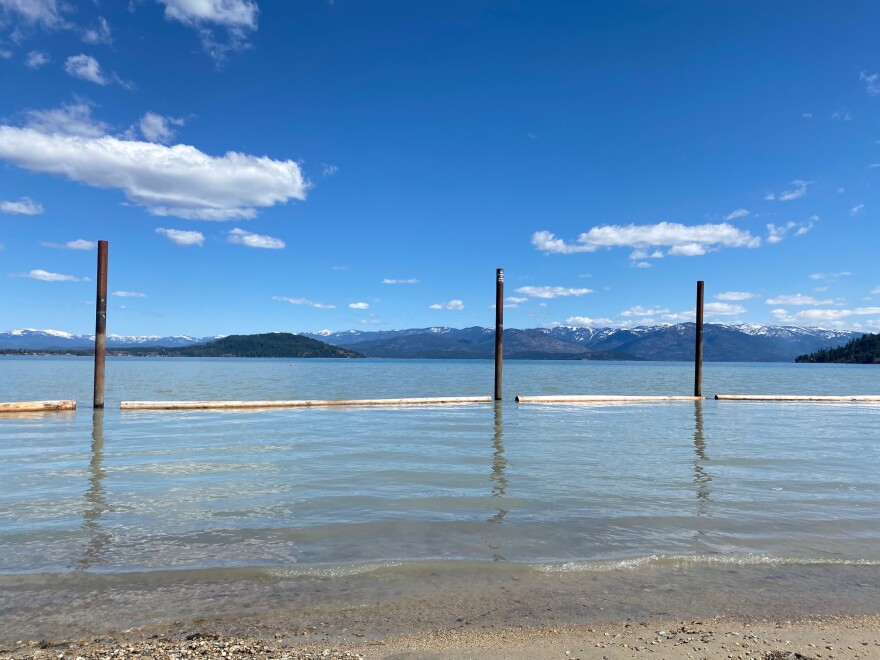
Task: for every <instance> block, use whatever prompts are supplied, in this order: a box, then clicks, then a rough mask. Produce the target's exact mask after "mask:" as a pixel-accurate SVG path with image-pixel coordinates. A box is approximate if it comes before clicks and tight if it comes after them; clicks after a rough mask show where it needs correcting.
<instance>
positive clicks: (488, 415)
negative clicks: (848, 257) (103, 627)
mask: <svg viewBox="0 0 880 660" xmlns="http://www.w3.org/2000/svg"><path fill="white" fill-rule="evenodd" d="M492 369H493V365H492V364H491V363H490V362H485V361H427V360H426V361H421V360H418V361H396V360H343V361H338V360H337V361H334V360H295V361H291V360H197V359H175V360H170V359H136V358H117V359H110V360H109V361H108V364H107V395H106V404H107V408H106V411H105V412H103V413H100V412H99V413H93V412H92V410H91V407H90V400H91V370H92V361H91V360H90V359H82V358H10V357H6V358H0V374H2V377H0V401H16V400H41V399H62V398H65V399H66V398H74V399H76V400H77V402H78V404H79V406H80V408H79V410H77V411H76V412H75V413H69V414H65V413H51V414H33V415H18V416H0V590H2V589H3V588H4V587H6V588H8V589H10V590H11V591H9V592H8V593H9V594H13V592H14V589H12V587H13V586H15V585H21V584H22V583H23V582H22V581H25V582H27V581H28V580H30V581H31V582H29V583H28V584H31V583H34V581H40V580H45V581H47V582H46V583H47V584H48V583H49V582H51V581H54V583H55V584H56V585H57V584H61V582H63V580H65V579H74V578H75V579H76V580H78V582H77V584H79V585H81V586H82V585H83V584H85V585H88V584H89V580H95V581H100V580H102V579H103V580H106V579H110V578H112V577H113V576H116V578H113V579H117V578H119V576H125V575H129V576H140V577H138V578H137V579H147V578H144V577H143V576H145V575H149V574H151V573H155V574H157V575H158V574H160V573H161V574H162V575H165V574H166V572H167V571H169V570H172V571H179V575H180V576H181V578H180V579H185V578H184V577H183V576H185V575H188V574H189V573H188V571H213V572H214V573H213V574H215V575H216V574H217V573H216V572H218V571H219V572H222V571H230V572H236V571H238V573H237V574H238V575H241V574H242V573H241V571H251V573H248V575H253V576H256V577H254V579H255V580H256V579H263V578H265V577H266V576H274V577H276V578H278V577H283V576H295V575H302V574H319V573H320V572H321V571H324V572H325V573H324V574H326V575H331V574H346V573H352V572H358V571H361V570H367V569H368V568H369V567H375V566H386V567H387V566H394V565H400V566H403V567H406V566H415V565H419V563H420V562H427V563H429V564H430V563H433V562H436V561H442V562H448V561H450V560H456V561H458V562H462V565H472V563H473V562H478V563H479V562H487V563H492V562H504V563H508V564H515V565H517V566H527V567H528V568H529V570H532V571H538V572H565V571H591V570H611V569H615V568H621V567H627V566H629V567H637V566H639V565H642V564H644V563H646V562H648V563H650V562H663V561H677V562H703V563H707V562H708V563H721V564H730V565H743V564H763V565H774V566H785V565H788V564H791V565H801V566H802V565H806V564H816V565H834V564H840V565H851V566H852V565H856V566H857V565H866V566H877V565H880V480H878V477H877V475H878V474H880V405H872V404H819V403H814V404H805V403H739V402H724V401H721V402H718V401H714V400H709V399H707V400H706V401H703V402H696V403H694V402H668V403H634V404H606V405H541V404H517V403H515V402H514V396H516V395H537V394H644V395H656V394H685V395H686V394H690V393H691V390H692V388H693V367H692V365H689V364H683V363H617V362H613V363H612V362H532V361H522V362H519V361H508V362H507V363H506V364H505V372H504V376H505V383H504V384H505V387H504V397H505V400H504V403H503V404H475V405H450V406H427V407H399V408H385V407H379V408H366V407H361V408H311V409H275V410H266V411H249V412H213V411H194V412H137V411H128V412H120V411H119V410H118V403H119V401H121V400H151V399H161V400H169V399H177V400H193V399H303V398H320V399H346V398H386V397H387V398H390V397H415V396H453V395H455V396H479V395H488V394H491V391H492V383H493V380H492V379H493V371H492ZM703 393H704V394H705V395H706V396H707V397H711V396H713V395H714V394H716V393H726V394H742V393H755V394H841V395H845V394H878V393H880V369H878V368H876V367H872V366H839V365H795V364H752V363H749V364H728V363H707V364H706V365H704V383H703ZM316 572H317V573H316ZM230 574H231V573H230ZM108 576H110V578H108ZM59 580H60V581H61V582H59ZM16 593H18V592H16ZM22 593H24V592H22ZM20 596H21V598H24V597H25V596H24V595H21V594H20ZM8 602H11V601H8ZM2 614H3V611H2V607H0V620H2Z"/></svg>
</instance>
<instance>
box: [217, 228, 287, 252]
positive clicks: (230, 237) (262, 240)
mask: <svg viewBox="0 0 880 660" xmlns="http://www.w3.org/2000/svg"><path fill="white" fill-rule="evenodd" d="M226 233H227V238H226V240H227V241H228V242H229V243H232V244H233V245H244V246H245V247H249V248H264V249H267V250H280V249H282V248H283V247H284V241H282V240H281V239H280V238H274V237H272V236H264V235H262V234H253V233H251V232H249V231H245V230H244V229H239V228H238V227H236V228H235V229H230V230H229V231H228V232H226Z"/></svg>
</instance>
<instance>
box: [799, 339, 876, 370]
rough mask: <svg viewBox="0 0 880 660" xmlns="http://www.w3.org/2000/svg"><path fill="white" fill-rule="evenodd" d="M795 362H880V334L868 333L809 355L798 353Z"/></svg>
mask: <svg viewBox="0 0 880 660" xmlns="http://www.w3.org/2000/svg"><path fill="white" fill-rule="evenodd" d="M795 362H835V363H845V364H880V335H874V334H868V335H864V336H862V337H859V338H857V339H853V340H852V341H849V342H847V343H846V344H844V345H843V346H838V347H837V348H823V349H821V350H818V351H816V352H815V353H809V354H808V355H798V356H797V358H795Z"/></svg>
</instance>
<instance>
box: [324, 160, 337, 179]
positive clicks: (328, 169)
mask: <svg viewBox="0 0 880 660" xmlns="http://www.w3.org/2000/svg"><path fill="white" fill-rule="evenodd" d="M338 171H339V168H338V167H337V166H336V165H328V164H327V163H321V175H322V176H323V177H324V178H325V179H329V178H330V177H331V176H333V175H334V174H336V173H337V172H338Z"/></svg>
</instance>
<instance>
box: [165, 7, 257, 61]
mask: <svg viewBox="0 0 880 660" xmlns="http://www.w3.org/2000/svg"><path fill="white" fill-rule="evenodd" d="M158 1H159V2H160V3H162V4H163V5H165V18H167V19H168V20H174V21H179V22H180V23H183V24H184V25H187V26H189V27H192V28H195V29H196V31H197V32H198V33H199V37H200V38H201V40H202V47H203V48H204V49H205V51H206V52H207V53H208V54H209V55H210V56H211V57H213V58H214V59H215V60H216V61H217V62H222V61H223V60H225V59H226V55H227V54H228V53H229V52H230V51H236V50H244V49H246V48H249V47H250V44H249V43H248V35H249V34H250V32H252V31H254V30H256V29H257V15H258V14H259V7H258V6H257V3H256V2H254V1H253V0H158ZM217 27H219V28H224V29H225V30H226V32H227V40H226V42H225V43H221V42H220V41H219V40H218V39H217V37H216V35H215V34H214V28H217Z"/></svg>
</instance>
